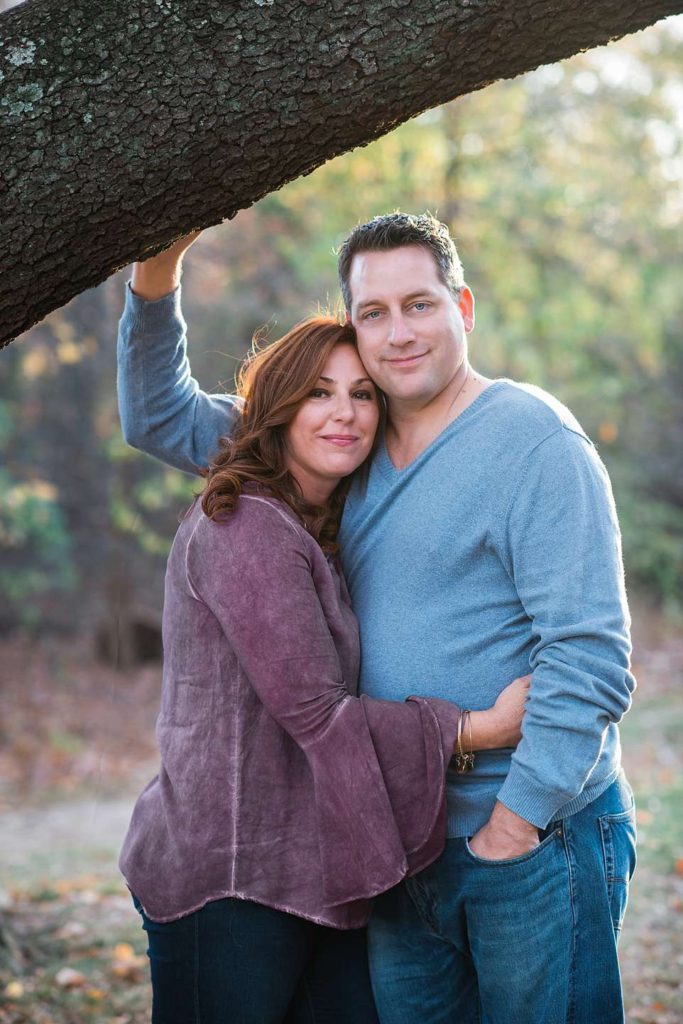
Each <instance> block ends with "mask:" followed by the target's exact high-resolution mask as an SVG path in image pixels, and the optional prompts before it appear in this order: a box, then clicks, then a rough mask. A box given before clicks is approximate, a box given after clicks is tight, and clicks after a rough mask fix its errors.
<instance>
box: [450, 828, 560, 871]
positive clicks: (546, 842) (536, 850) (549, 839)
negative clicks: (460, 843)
mask: <svg viewBox="0 0 683 1024" xmlns="http://www.w3.org/2000/svg"><path fill="white" fill-rule="evenodd" d="M561 834H562V830H561V828H553V829H552V830H551V831H550V832H549V834H548V835H547V836H545V838H543V839H541V841H540V843H539V844H538V846H534V847H533V848H532V849H531V850H529V851H528V853H522V854H520V856H519V857H508V858H507V859H506V860H486V859H485V858H484V857H478V856H477V855H476V853H475V852H474V850H473V849H472V847H471V846H470V841H469V839H465V851H466V853H467V855H468V856H469V858H470V860H473V861H476V863H477V864H486V865H487V866H488V867H506V866H512V865H514V864H524V863H525V862H526V861H530V860H533V859H534V858H535V857H538V856H539V854H541V853H543V851H544V850H547V849H548V847H550V846H553V845H554V844H555V842H556V841H557V839H558V837H559V836H560V835H561Z"/></svg>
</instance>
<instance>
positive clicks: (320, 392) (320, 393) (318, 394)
mask: <svg viewBox="0 0 683 1024" xmlns="http://www.w3.org/2000/svg"><path fill="white" fill-rule="evenodd" d="M327 395H329V391H326V390H325V388H313V390H312V391H311V393H310V397H311V398H326V397H327Z"/></svg>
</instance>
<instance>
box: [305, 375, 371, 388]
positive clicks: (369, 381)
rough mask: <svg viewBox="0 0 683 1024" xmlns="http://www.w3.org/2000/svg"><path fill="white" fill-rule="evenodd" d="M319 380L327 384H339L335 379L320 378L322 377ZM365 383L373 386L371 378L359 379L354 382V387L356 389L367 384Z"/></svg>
mask: <svg viewBox="0 0 683 1024" xmlns="http://www.w3.org/2000/svg"><path fill="white" fill-rule="evenodd" d="M318 380H324V381H325V383H326V384H336V383H337V382H336V380H335V379H334V377H322V376H320V377H318ZM365 383H368V384H372V380H371V379H370V377H359V378H358V380H354V381H352V385H353V387H356V385H357V384H365Z"/></svg>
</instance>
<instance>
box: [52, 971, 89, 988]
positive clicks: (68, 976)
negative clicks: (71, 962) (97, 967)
mask: <svg viewBox="0 0 683 1024" xmlns="http://www.w3.org/2000/svg"><path fill="white" fill-rule="evenodd" d="M55 984H57V985H59V987H60V988H81V987H82V986H83V985H85V975H83V974H81V972H80V971H75V970H74V969H73V967H62V969H61V971H57V973H56V974H55Z"/></svg>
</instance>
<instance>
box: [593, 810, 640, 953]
mask: <svg viewBox="0 0 683 1024" xmlns="http://www.w3.org/2000/svg"><path fill="white" fill-rule="evenodd" d="M598 821H599V823H600V837H601V839H602V855H603V860H604V866H605V879H606V882H607V899H608V900H609V907H610V913H611V915H612V925H613V927H614V934H615V935H616V936H618V935H619V931H620V929H621V925H622V921H623V920H624V913H625V912H626V903H627V900H628V884H629V882H630V880H631V877H632V875H633V872H634V870H635V866H636V814H635V807H630V808H629V809H628V810H627V811H621V812H620V813H619V814H603V815H601V816H600V817H599V818H598Z"/></svg>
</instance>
